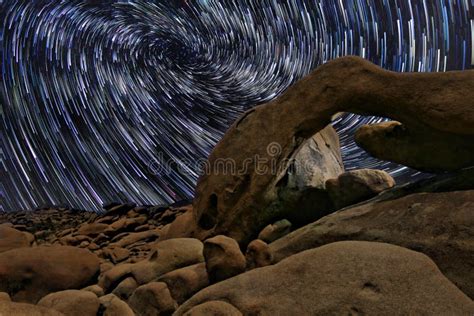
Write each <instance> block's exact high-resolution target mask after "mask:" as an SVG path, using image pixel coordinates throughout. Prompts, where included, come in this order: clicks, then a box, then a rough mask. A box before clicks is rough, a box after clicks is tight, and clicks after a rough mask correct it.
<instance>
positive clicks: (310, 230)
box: [270, 191, 474, 298]
mask: <svg viewBox="0 0 474 316" xmlns="http://www.w3.org/2000/svg"><path fill="white" fill-rule="evenodd" d="M473 209H474V191H460V192H445V193H418V194H412V195H408V196H404V197H399V198H395V199H388V200H383V199H380V200H375V201H369V202H368V203H365V204H361V205H357V206H355V207H353V208H348V209H344V210H342V211H339V212H336V213H334V214H331V215H329V216H327V217H325V218H322V219H320V220H319V221H317V222H315V223H313V224H310V225H307V226H305V227H303V228H301V229H299V230H296V231H294V232H292V233H291V234H289V235H287V236H285V237H283V238H282V239H279V240H277V241H275V242H274V243H272V244H271V245H270V249H271V252H272V254H273V255H274V259H275V260H276V261H279V260H281V259H283V258H286V257H289V256H291V255H293V254H295V253H298V252H300V251H303V250H306V249H311V248H315V247H319V246H321V245H324V244H328V243H332V242H335V241H340V240H366V241H382V242H387V243H391V244H395V245H399V246H403V247H406V248H410V249H413V250H416V251H419V252H423V253H424V254H426V255H428V256H429V257H430V258H431V259H433V261H434V262H435V263H436V264H437V265H438V266H439V268H440V270H441V271H442V272H443V273H444V274H445V275H446V276H447V277H448V278H449V279H450V280H451V281H452V282H453V283H454V284H456V285H457V286H458V287H459V288H460V289H461V290H462V291H464V293H466V294H467V295H468V296H470V297H471V298H473V297H474V269H473V268H472V267H473V266H474V257H473V256H472V254H473V253H474V243H473V242H472V240H473V236H474V213H473V212H472V210H473Z"/></svg>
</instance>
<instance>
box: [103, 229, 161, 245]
mask: <svg viewBox="0 0 474 316" xmlns="http://www.w3.org/2000/svg"><path fill="white" fill-rule="evenodd" d="M158 237H160V234H159V233H158V231H156V230H149V231H145V232H139V233H130V234H127V235H126V236H124V237H123V238H121V239H120V240H118V241H116V242H114V243H112V244H110V245H111V246H117V247H123V248H125V247H128V246H130V245H131V244H134V243H136V242H139V241H146V242H151V241H153V240H156V239H157V238H158Z"/></svg>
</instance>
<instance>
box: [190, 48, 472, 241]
mask: <svg viewBox="0 0 474 316" xmlns="http://www.w3.org/2000/svg"><path fill="white" fill-rule="evenodd" d="M473 97H474V71H462V72H447V73H394V72H389V71H385V70H383V69H381V68H379V67H377V66H375V65H374V64H372V63H370V62H368V61H365V60H363V59H360V58H357V57H344V58H340V59H337V60H334V61H330V62H328V63H327V64H325V65H323V66H321V67H319V68H318V69H316V70H315V71H314V72H313V73H312V74H310V75H309V76H307V77H306V78H304V79H302V80H301V81H299V82H297V83H296V84H295V85H294V86H292V87H291V88H290V89H288V90H287V91H286V92H285V93H284V94H283V95H281V96H280V97H279V98H277V99H275V100H273V101H271V102H269V103H267V104H264V105H261V106H258V107H256V108H254V109H252V110H250V111H248V112H247V113H245V114H244V115H243V116H242V117H241V118H240V119H239V120H237V121H236V122H235V123H234V125H233V126H232V127H231V128H230V129H229V131H228V132H227V133H226V135H225V136H224V138H223V139H222V140H221V141H220V142H219V143H218V144H217V146H216V147H215V148H214V150H213V152H212V153H211V155H210V157H209V164H208V165H209V168H210V170H208V171H207V172H205V174H204V175H203V176H202V177H201V178H200V180H199V181H198V185H197V188H196V198H195V201H194V209H195V211H196V213H195V220H196V223H197V224H198V226H199V230H198V231H197V232H196V233H195V236H197V237H199V238H205V237H207V236H211V235H216V234H220V233H226V234H227V235H229V236H230V237H232V238H235V239H237V240H238V241H239V242H241V243H242V242H244V241H247V242H248V241H250V240H251V239H252V238H254V237H256V236H254V234H256V233H257V232H258V231H259V230H260V229H262V228H263V227H264V226H265V225H267V224H269V222H271V220H272V219H278V216H279V215H280V214H279V211H278V210H276V211H272V208H271V204H272V202H274V201H276V200H278V194H279V188H281V187H284V186H285V185H286V183H287V181H288V177H287V174H288V172H287V170H288V168H289V167H290V166H291V163H290V162H291V158H293V156H294V154H295V153H296V152H297V150H298V148H300V146H301V144H303V142H304V141H305V140H306V139H308V138H310V137H311V136H312V135H314V134H315V133H317V132H318V131H321V130H322V129H323V128H324V127H325V126H327V125H328V124H329V123H330V121H331V117H332V116H333V115H334V114H336V113H338V112H344V111H345V112H353V113H357V114H363V115H377V116H383V117H388V118H391V119H393V120H396V121H399V122H401V124H402V125H399V127H397V128H394V127H393V126H391V125H389V126H388V127H387V126H383V127H382V128H380V127H368V128H367V129H369V131H370V130H371V129H373V128H377V130H378V132H377V133H367V132H364V133H362V134H361V135H359V137H358V142H359V143H360V144H361V145H362V146H363V147H364V148H366V149H367V150H368V151H369V152H370V153H372V154H374V155H376V156H377V153H378V151H377V150H375V149H377V148H380V146H382V145H383V153H384V154H383V157H382V156H381V155H378V156H380V158H383V159H386V160H391V161H394V162H398V163H403V164H405V165H407V166H410V167H414V168H417V169H420V170H427V171H445V170H448V171H449V170H456V169H461V168H464V167H469V166H472V165H474V142H472V137H473V136H474V107H473V106H472V99H473ZM255 135H258V137H255ZM366 135H368V136H366ZM380 135H384V136H383V139H384V143H383V144H379V143H380V141H379V140H380V138H381V136H380ZM372 144H378V145H372ZM372 146H374V147H372ZM274 147H275V148H277V150H276V151H274V150H271V149H272V148H274ZM374 148H375V149H374ZM412 153H415V154H412ZM424 157H429V158H424ZM222 159H233V161H234V163H235V164H236V169H237V170H240V169H242V167H244V170H245V171H244V172H240V173H223V172H219V170H218V169H219V168H218V165H219V164H218V161H219V160H222ZM249 159H250V160H251V161H249ZM257 160H258V161H257ZM262 161H265V163H262ZM258 162H261V163H260V164H259V163H258ZM272 165H276V166H278V168H276V170H279V172H271V171H269V170H271V169H272ZM288 219H289V220H290V221H291V219H290V218H288Z"/></svg>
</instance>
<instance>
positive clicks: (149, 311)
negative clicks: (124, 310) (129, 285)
mask: <svg viewBox="0 0 474 316" xmlns="http://www.w3.org/2000/svg"><path fill="white" fill-rule="evenodd" d="M128 304H129V305H130V307H131V308H132V309H133V311H134V312H135V313H136V314H137V316H142V315H143V316H145V315H171V314H173V312H174V311H175V310H176V308H177V307H178V305H177V304H176V302H175V301H174V300H173V298H172V297H171V294H170V291H169V290H168V287H167V285H166V283H163V282H151V283H148V284H145V285H142V286H140V287H139V288H137V289H136V291H135V292H134V293H133V295H132V296H131V297H130V300H129V301H128Z"/></svg>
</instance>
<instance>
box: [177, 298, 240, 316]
mask: <svg viewBox="0 0 474 316" xmlns="http://www.w3.org/2000/svg"><path fill="white" fill-rule="evenodd" d="M184 315H185V316H243V315H242V313H241V312H240V311H239V310H238V309H237V308H235V307H234V306H232V305H230V304H229V303H226V302H223V301H210V302H206V303H203V304H201V305H198V306H194V307H193V308H191V309H190V310H189V311H188V312H186V314H184Z"/></svg>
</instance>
